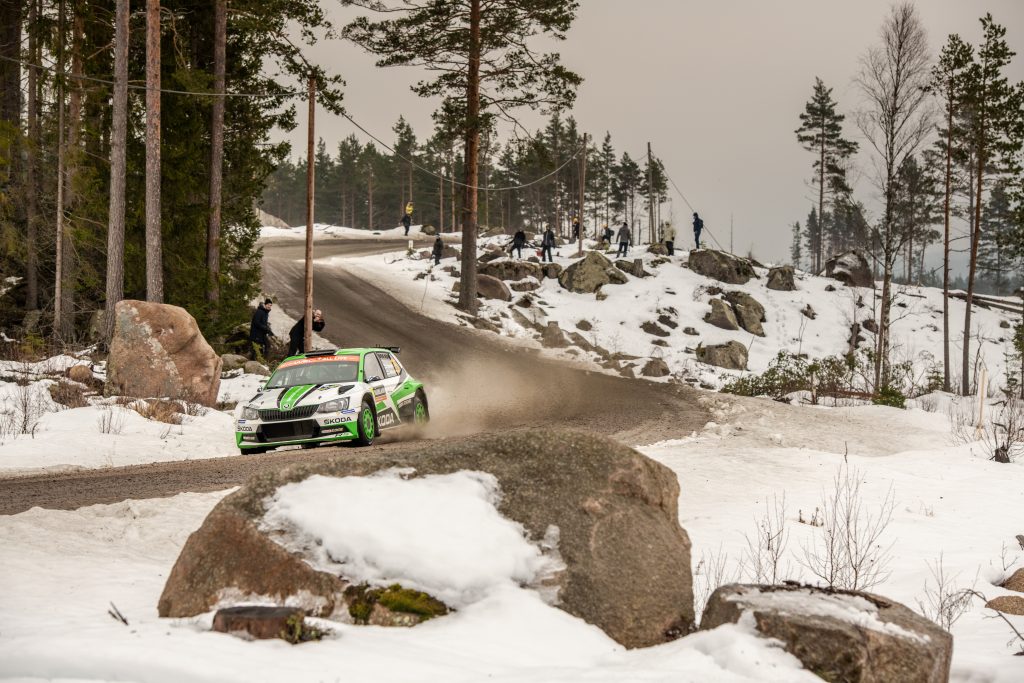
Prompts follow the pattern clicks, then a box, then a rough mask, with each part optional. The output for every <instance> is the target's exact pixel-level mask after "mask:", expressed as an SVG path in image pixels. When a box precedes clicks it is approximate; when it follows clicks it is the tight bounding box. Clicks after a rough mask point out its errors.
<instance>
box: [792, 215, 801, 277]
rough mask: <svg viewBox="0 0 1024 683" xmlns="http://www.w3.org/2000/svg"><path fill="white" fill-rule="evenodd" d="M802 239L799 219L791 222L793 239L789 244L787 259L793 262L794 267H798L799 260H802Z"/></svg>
mask: <svg viewBox="0 0 1024 683" xmlns="http://www.w3.org/2000/svg"><path fill="white" fill-rule="evenodd" d="M802 240H803V236H802V235H801V234H800V221H796V222H794V223H793V241H792V242H791V243H790V245H789V260H790V261H792V262H793V267H794V268H796V269H799V268H800V262H801V261H802V260H803V244H802Z"/></svg>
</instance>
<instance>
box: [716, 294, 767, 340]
mask: <svg viewBox="0 0 1024 683" xmlns="http://www.w3.org/2000/svg"><path fill="white" fill-rule="evenodd" d="M725 300H726V301H728V302H729V303H730V304H732V310H733V311H734V312H735V313H736V320H737V321H738V322H739V324H740V327H742V328H743V329H744V330H746V331H747V332H749V333H751V334H756V335H757V336H759V337H763V336H764V328H763V327H761V323H763V322H767V318H765V316H764V306H762V305H761V303H760V302H759V301H758V300H757V299H755V298H754V297H752V296H750V295H749V294H747V293H746V292H728V293H726V295H725Z"/></svg>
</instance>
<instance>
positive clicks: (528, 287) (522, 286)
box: [508, 277, 540, 292]
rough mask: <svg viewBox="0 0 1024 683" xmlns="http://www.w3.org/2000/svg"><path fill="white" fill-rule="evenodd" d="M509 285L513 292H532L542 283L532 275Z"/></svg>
mask: <svg viewBox="0 0 1024 683" xmlns="http://www.w3.org/2000/svg"><path fill="white" fill-rule="evenodd" d="M508 286H509V289H511V290H512V291H513V292H532V291H534V290H536V289H540V283H539V282H537V281H536V280H534V279H533V278H532V277H531V278H527V279H525V280H520V281H519V282H509V283H508Z"/></svg>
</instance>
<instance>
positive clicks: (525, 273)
mask: <svg viewBox="0 0 1024 683" xmlns="http://www.w3.org/2000/svg"><path fill="white" fill-rule="evenodd" d="M477 272H479V273H480V274H481V275H490V276H491V277H496V278H498V279H499V280H512V281H519V280H525V279H527V278H533V279H535V280H543V279H544V271H543V269H541V267H540V266H539V265H537V264H536V263H530V262H529V261H513V260H511V259H502V260H498V261H491V262H490V263H486V264H484V265H482V266H480V268H479V269H478V271H477Z"/></svg>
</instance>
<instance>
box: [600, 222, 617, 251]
mask: <svg viewBox="0 0 1024 683" xmlns="http://www.w3.org/2000/svg"><path fill="white" fill-rule="evenodd" d="M612 237H615V233H614V232H613V231H612V229H611V228H609V227H608V226H607V225H606V226H604V232H603V233H601V239H602V240H603V241H604V242H605V249H607V248H608V247H610V246H612Z"/></svg>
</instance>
